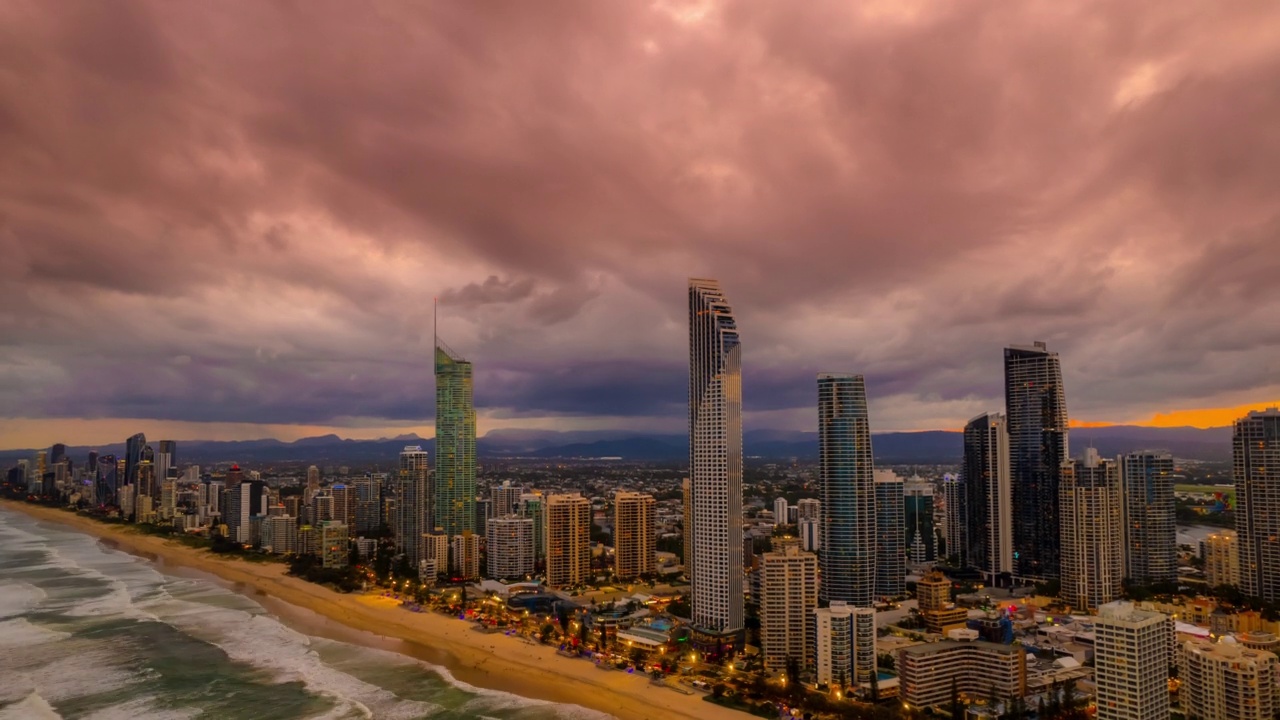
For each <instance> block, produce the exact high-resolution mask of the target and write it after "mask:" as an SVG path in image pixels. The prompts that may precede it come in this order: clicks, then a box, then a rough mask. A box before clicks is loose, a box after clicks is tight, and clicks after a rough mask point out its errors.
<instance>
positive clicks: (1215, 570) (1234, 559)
mask: <svg viewBox="0 0 1280 720" xmlns="http://www.w3.org/2000/svg"><path fill="white" fill-rule="evenodd" d="M1204 578H1205V581H1206V582H1207V583H1209V587H1211V588H1212V587H1218V586H1219V585H1230V586H1231V587H1239V586H1240V544H1239V536H1238V535H1236V531H1235V530H1218V531H1217V532H1213V533H1210V534H1209V536H1208V537H1206V538H1205V539H1204Z"/></svg>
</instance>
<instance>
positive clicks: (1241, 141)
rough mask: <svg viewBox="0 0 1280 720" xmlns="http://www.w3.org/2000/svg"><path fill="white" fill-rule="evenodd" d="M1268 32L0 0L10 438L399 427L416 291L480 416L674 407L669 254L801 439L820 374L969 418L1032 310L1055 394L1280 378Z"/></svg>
mask: <svg viewBox="0 0 1280 720" xmlns="http://www.w3.org/2000/svg"><path fill="white" fill-rule="evenodd" d="M1276 27H1280V6H1277V5H1276V4H1275V3H1273V2H1265V1H1249V0H1246V1H1243V2H1235V3H1221V2H1212V1H1211V0H1189V1H1188V2H1179V3H1167V2H1156V1H1155V0H1150V1H1148V0H1126V1H1124V2H1102V1H1098V2H1085V3H1075V4H1067V5H1062V4H1057V5H1054V4H1043V3H1011V2H1006V1H1004V0H975V1H974V2H963V3H924V2H914V1H909V2H903V1H902V0H895V1H893V2H872V3H847V2H817V1H814V2H805V3H799V4H797V3H765V2H734V1H732V0H726V1H724V2H714V1H711V0H706V1H694V0H689V1H681V0H661V1H658V2H654V3H651V4H647V5H646V4H642V3H593V2H556V1H554V0H552V1H549V2H537V3H522V2H496V3H446V2H439V3H374V4H372V5H359V6H355V5H352V4H350V3H343V2H307V3H295V2H275V3H270V2H248V1H243V2H240V1H233V2H225V3H216V4H209V3H194V2H136V3H135V2H115V3H109V4H103V3H48V2H39V1H37V0H31V1H24V0H16V1H11V2H7V3H4V4H3V5H0V298H3V301H2V302H0V415H3V418H0V430H3V431H4V432H5V433H15V436H16V433H17V432H18V430H17V429H20V428H21V427H23V425H24V423H27V424H29V425H31V426H32V427H35V426H38V427H40V428H41V432H46V430H45V428H56V427H57V425H56V421H58V420H65V421H67V422H68V423H70V422H71V421H72V420H75V421H77V422H85V421H94V422H98V423H99V425H95V427H102V425H101V422H105V421H106V420H108V419H112V418H136V419H154V420H157V421H164V422H172V423H182V425H181V427H183V428H184V429H185V431H186V432H189V433H198V428H199V427H201V424H202V423H208V424H209V425H208V427H209V428H210V429H211V431H212V430H213V429H214V428H224V429H225V428H230V427H235V428H241V427H245V424H246V423H248V424H255V423H256V424H260V425H261V426H262V427H268V426H269V427H271V428H273V430H272V431H273V432H277V431H278V430H279V428H281V427H288V426H299V427H307V428H313V427H333V426H339V427H352V428H371V427H372V428H384V427H385V428H395V427H404V428H421V427H423V426H427V425H429V423H430V418H431V417H432V414H433V410H432V386H431V379H430V366H431V336H432V322H433V320H432V303H433V299H435V298H439V300H440V333H441V336H442V337H443V338H445V339H446V340H447V341H448V343H449V344H450V345H451V346H452V347H453V348H455V349H456V350H458V351H459V352H461V353H463V354H464V355H466V356H467V357H469V358H470V359H472V360H473V361H474V362H475V363H476V373H477V377H476V396H477V401H478V404H479V405H481V415H482V425H485V426H487V427H498V426H522V425H524V426H538V427H556V426H559V425H563V426H566V427H568V426H574V424H575V423H577V425H576V426H579V427H580V426H582V425H583V424H584V423H586V424H587V425H588V426H592V427H595V426H599V425H601V424H611V425H620V426H633V427H644V428H657V427H665V428H668V429H671V430H678V429H679V428H680V427H681V425H682V420H683V417H684V409H683V408H684V403H685V393H686V390H685V382H686V380H685V372H686V371H685V365H684V363H685V360H684V355H685V352H686V342H687V340H686V337H687V328H686V325H685V318H684V315H683V313H684V309H685V298H684V290H685V278H686V277H688V276H690V275H693V276H710V277H716V278H719V279H720V280H721V281H722V282H723V284H724V286H725V288H726V290H727V292H728V294H729V297H730V299H731V301H732V302H733V304H734V306H735V309H736V310H737V312H738V314H739V321H740V327H741V329H742V332H743V337H744V341H745V359H744V363H745V366H746V370H745V377H744V392H745V394H746V404H747V410H748V425H749V426H757V427H766V426H767V427H795V428H806V427H811V426H812V425H813V424H814V423H815V415H816V413H815V411H814V409H813V405H814V403H815V399H814V396H815V389H814V380H813V376H814V373H816V372H818V371H854V372H862V373H865V374H866V375H867V377H868V389H869V392H870V394H871V395H872V396H873V398H874V399H873V408H872V413H873V418H872V420H873V425H874V426H875V427H876V428H878V429H886V430H887V429H910V428H925V427H957V426H959V425H961V424H962V423H963V422H964V421H965V420H966V419H967V418H968V417H970V416H972V415H975V414H977V413H978V412H981V411H984V410H988V409H994V408H997V407H999V406H1000V404H1001V402H1002V400H1001V379H1000V372H1001V368H1000V363H1001V360H1000V357H1001V355H1000V348H1001V347H1002V346H1003V345H1005V344H1008V343H1011V342H1023V343H1025V342H1030V341H1031V340H1035V339H1039V340H1046V341H1048V342H1049V343H1050V347H1051V348H1053V349H1056V350H1058V351H1059V352H1060V353H1061V354H1062V357H1063V365H1064V369H1065V371H1066V375H1067V378H1066V382H1067V392H1068V404H1069V406H1070V408H1071V414H1072V416H1073V417H1075V418H1078V419H1080V420H1086V421H1135V420H1136V421H1142V420H1147V419H1151V418H1153V417H1154V416H1155V415H1156V414H1157V413H1174V412H1178V411H1185V410H1188V409H1195V408H1221V407H1235V406H1239V405H1244V404H1248V403H1255V402H1265V401H1272V400H1276V399H1277V398H1280V321H1278V320H1277V318H1280V293H1277V292H1276V291H1275V288H1276V282H1277V277H1280V193H1277V192H1276V188H1277V187H1280V35H1278V34H1277V33H1276V32H1275V31H1274V28H1276ZM1177 417H1193V416H1187V415H1185V414H1184V415H1177ZM1206 417H1207V416H1206ZM1215 417H1216V416H1215ZM67 427H72V425H70V424H68V425H67ZM122 427H123V424H122ZM193 428H195V429H193ZM220 432H221V431H220ZM227 432H230V430H228V431H227ZM246 432H247V431H246ZM23 437H24V442H25V437H26V436H23ZM57 439H65V440H69V441H75V440H76V438H72V437H67V438H55V437H50V438H48V441H49V442H52V441H54V440H57ZM3 440H4V438H0V446H5V445H9V444H10V443H8V442H4V441H3ZM14 444H21V443H18V442H17V441H15V443H14Z"/></svg>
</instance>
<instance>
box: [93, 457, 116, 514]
mask: <svg viewBox="0 0 1280 720" xmlns="http://www.w3.org/2000/svg"><path fill="white" fill-rule="evenodd" d="M119 490H120V481H119V478H118V477H117V475H116V456H115V455H103V456H102V457H100V458H98V483H97V487H96V488H95V489H94V499H95V500H96V501H97V503H98V505H100V506H103V507H107V506H119V504H120V500H119V497H118V496H117V493H118V492H119Z"/></svg>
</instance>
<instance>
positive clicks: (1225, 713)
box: [1178, 635, 1280, 720]
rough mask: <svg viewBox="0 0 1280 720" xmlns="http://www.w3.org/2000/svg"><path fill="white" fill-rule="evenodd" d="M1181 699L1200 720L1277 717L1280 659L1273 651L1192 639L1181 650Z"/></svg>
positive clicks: (1188, 713) (1227, 641) (1191, 715)
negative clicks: (1182, 669)
mask: <svg viewBox="0 0 1280 720" xmlns="http://www.w3.org/2000/svg"><path fill="white" fill-rule="evenodd" d="M1179 650H1180V652H1181V653H1182V658H1181V659H1182V666H1183V667H1184V668H1185V674H1184V675H1183V676H1182V681H1183V683H1182V687H1181V689H1180V690H1179V692H1178V697H1179V699H1180V700H1181V702H1182V709H1183V710H1184V711H1185V712H1186V716H1187V717H1188V718H1196V720H1273V719H1274V718H1275V717H1276V714H1277V712H1278V711H1280V697H1277V693H1278V692H1280V662H1278V661H1277V659H1276V655H1275V654H1274V653H1271V652H1268V651H1266V650H1256V649H1253V648H1249V647H1246V646H1244V645H1240V644H1237V643H1236V640H1235V638H1233V637H1231V636H1229V635H1228V636H1226V637H1224V638H1222V639H1220V640H1219V641H1218V642H1216V643H1214V642H1210V641H1209V640H1207V639H1206V640H1200V639H1193V640H1190V641H1188V642H1187V643H1185V644H1184V645H1183V646H1182V647H1181V648H1180V649H1179Z"/></svg>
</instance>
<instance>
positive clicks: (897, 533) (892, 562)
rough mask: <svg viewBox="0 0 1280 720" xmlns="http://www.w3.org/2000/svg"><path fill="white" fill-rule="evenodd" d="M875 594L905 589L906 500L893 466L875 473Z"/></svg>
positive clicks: (894, 594) (893, 594) (892, 593)
mask: <svg viewBox="0 0 1280 720" xmlns="http://www.w3.org/2000/svg"><path fill="white" fill-rule="evenodd" d="M875 483H876V523H875V528H876V596H877V597H898V596H899V595H902V594H904V593H905V592H906V590H907V584H906V583H907V580H906V577H907V555H906V548H905V547H904V546H903V541H904V540H906V535H907V520H906V517H905V510H906V500H905V496H904V495H903V481H902V478H900V477H898V476H897V475H895V474H894V473H893V471H892V470H884V471H880V472H877V473H876V474H875Z"/></svg>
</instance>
